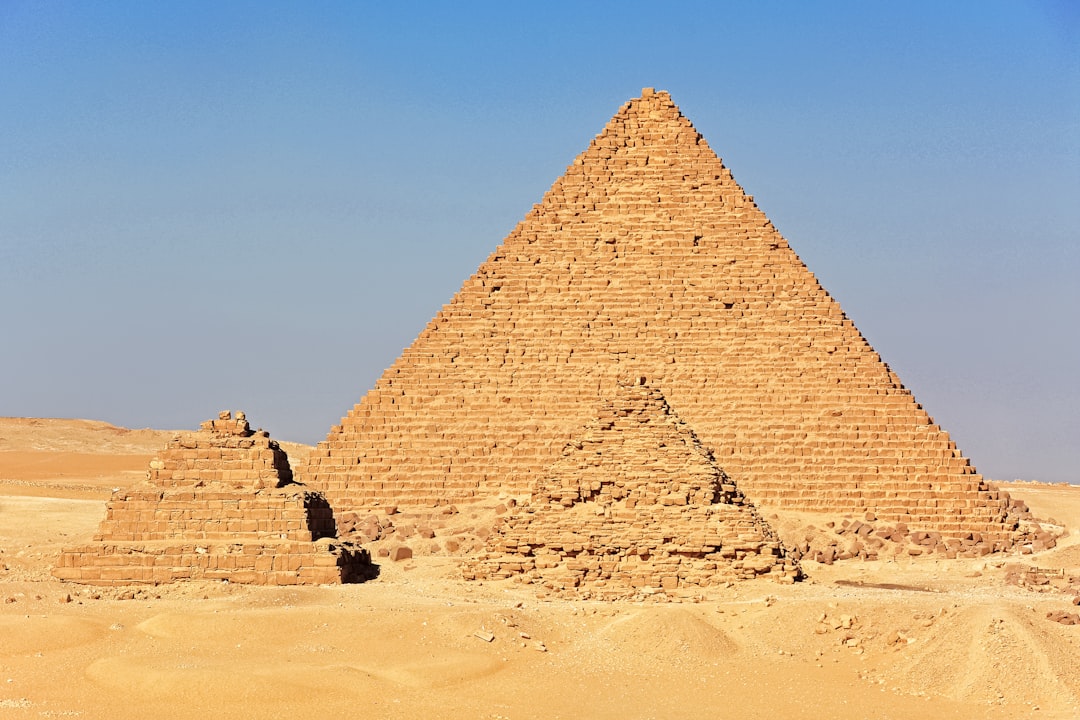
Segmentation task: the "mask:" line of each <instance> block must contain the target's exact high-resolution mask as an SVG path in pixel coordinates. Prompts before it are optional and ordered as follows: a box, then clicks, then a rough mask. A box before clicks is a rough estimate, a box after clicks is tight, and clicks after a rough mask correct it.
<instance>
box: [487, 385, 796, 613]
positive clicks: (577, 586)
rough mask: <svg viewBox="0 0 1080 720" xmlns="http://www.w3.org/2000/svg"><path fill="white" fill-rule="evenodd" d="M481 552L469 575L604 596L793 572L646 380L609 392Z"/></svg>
mask: <svg viewBox="0 0 1080 720" xmlns="http://www.w3.org/2000/svg"><path fill="white" fill-rule="evenodd" d="M488 549H489V550H488V552H487V553H486V554H484V555H482V556H480V557H479V558H478V559H477V560H476V561H475V562H471V563H467V564H466V567H465V575H466V577H467V578H470V579H478V578H479V579H489V578H492V579H499V578H505V577H519V578H524V579H526V580H527V581H528V582H531V583H539V584H541V585H543V586H546V587H547V588H548V589H549V590H553V591H556V592H563V591H570V592H578V593H580V592H582V591H584V592H588V593H589V594H590V596H601V597H621V596H626V595H628V594H633V593H635V592H639V591H641V590H642V589H645V588H648V589H651V590H653V591H655V590H659V589H665V590H674V589H678V588H686V587H703V586H708V585H716V584H719V583H726V582H729V581H732V580H741V579H750V578H754V577H757V576H759V575H767V574H771V575H773V576H774V577H777V578H785V579H794V578H795V577H796V575H797V574H798V567H797V565H796V564H795V563H793V562H790V561H786V560H785V557H784V551H783V549H782V547H781V545H780V542H779V541H778V540H777V539H776V536H775V534H774V533H773V531H772V529H771V528H769V526H768V524H767V523H766V522H765V521H764V520H762V519H761V518H760V517H759V516H758V514H757V512H756V510H755V509H754V507H753V505H751V504H750V503H749V502H747V501H746V499H745V498H744V497H743V495H742V493H740V492H739V490H738V488H737V487H736V486H735V484H734V483H733V482H732V481H731V480H730V479H729V478H728V477H727V476H726V475H725V474H724V473H723V471H721V470H720V468H718V467H717V465H716V462H715V461H714V459H713V457H712V455H711V454H710V453H709V452H708V450H706V449H705V448H704V446H702V444H701V442H700V441H699V440H698V439H697V437H696V436H695V435H694V433H693V432H692V431H691V430H690V428H689V427H688V426H687V425H686V424H685V423H683V422H682V421H680V420H679V419H678V417H677V416H676V415H675V413H674V412H672V410H671V408H670V407H669V406H668V403H667V401H666V400H665V399H664V396H663V395H662V394H661V393H660V392H659V391H658V390H656V389H654V388H651V387H649V386H648V385H647V384H645V383H644V378H641V379H639V380H638V381H637V382H636V383H635V384H632V385H631V384H627V385H620V386H618V387H617V388H616V393H615V396H614V397H613V398H612V399H610V400H608V401H605V402H604V403H603V404H602V405H601V407H600V410H599V413H598V414H597V417H596V419H595V420H594V421H592V422H591V423H589V424H588V425H587V426H586V428H585V430H584V431H583V432H582V433H581V434H580V435H578V436H577V437H575V438H574V439H573V440H572V441H571V442H570V443H569V444H567V445H566V447H565V448H564V449H563V451H562V454H561V456H560V457H559V458H558V459H557V460H556V461H555V462H554V463H552V465H551V466H550V467H549V468H548V470H547V472H545V473H544V474H543V475H542V476H541V477H540V479H539V480H538V481H537V483H536V485H535V488H534V490H533V492H532V495H531V497H530V498H529V500H528V501H527V502H526V503H525V504H523V505H519V506H518V507H517V508H516V509H515V510H514V511H513V512H512V513H511V514H510V516H509V517H507V518H506V520H505V521H504V522H503V523H502V524H501V525H500V526H499V527H498V528H497V531H496V533H495V534H493V535H492V536H491V538H490V540H489V543H488Z"/></svg>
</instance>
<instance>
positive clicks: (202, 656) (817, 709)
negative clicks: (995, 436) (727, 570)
mask: <svg viewBox="0 0 1080 720" xmlns="http://www.w3.org/2000/svg"><path fill="white" fill-rule="evenodd" d="M172 435H173V433H171V432H167V431H157V430H128V429H125V428H119V427H114V426H112V425H109V424H107V423H103V422H95V421H87V420H54V419H26V418H6V419H0V720H7V719H8V718H12V719H14V718H40V717H82V718H146V717H155V718H191V717H200V718H224V717H231V718H237V717H259V718H295V719H297V720H301V719H303V718H329V717H362V718H421V717H423V718H515V719H516V718H584V717H588V718H674V717H679V718H706V717H707V718H777V717H780V718H826V717H828V718H928V717H934V718H1017V717H1034V718H1062V719H1063V718H1075V717H1080V668H1078V667H1077V665H1076V663H1075V658H1076V656H1077V651H1078V649H1080V625H1067V624H1062V623H1060V622H1056V621H1054V620H1052V619H1050V618H1048V614H1051V613H1059V614H1060V613H1066V614H1068V613H1070V612H1075V611H1076V610H1077V608H1076V607H1074V605H1073V593H1072V592H1071V591H1072V589H1074V588H1075V587H1076V586H1075V584H1074V585H1070V584H1069V582H1068V580H1069V578H1070V577H1075V576H1077V575H1080V540H1078V536H1077V533H1076V528H1077V527H1080V487H1074V486H1070V485H1049V484H1040V483H1034V482H1013V483H1002V484H1001V487H1003V488H1004V489H1007V490H1008V491H1009V492H1010V493H1012V494H1013V495H1014V496H1016V497H1019V498H1021V499H1023V500H1024V501H1026V502H1027V504H1028V505H1029V506H1030V508H1031V510H1032V511H1033V513H1034V514H1035V515H1036V516H1038V517H1039V518H1043V519H1052V521H1053V522H1054V524H1055V525H1057V526H1061V527H1064V528H1065V534H1064V535H1063V536H1061V537H1060V538H1059V539H1058V542H1057V545H1056V547H1054V548H1052V549H1049V550H1044V551H1041V552H1035V553H1026V554H1025V553H1023V552H1022V551H1021V550H1020V549H1017V550H1016V551H1015V552H1012V553H998V554H992V555H988V556H985V557H981V558H977V559H975V558H967V559H963V558H961V559H945V558H940V557H934V556H931V557H907V556H905V555H903V554H901V555H900V556H898V557H895V558H891V559H883V560H875V561H864V560H859V559H850V560H845V561H841V562H836V563H834V564H832V565H824V564H820V563H816V562H813V561H811V560H808V559H803V561H802V567H803V571H804V573H805V575H806V577H805V579H804V580H803V581H801V582H797V583H795V584H779V583H776V582H773V581H771V580H768V579H761V580H752V581H745V582H736V583H733V584H730V585H726V586H720V587H716V588H713V589H705V590H700V591H695V592H694V593H683V594H681V595H677V596H674V597H669V596H667V595H665V594H662V593H658V594H657V596H655V597H653V598H647V599H643V600H634V601H591V600H568V599H556V598H551V597H544V596H541V595H540V594H538V593H537V592H536V588H533V587H530V586H528V585H524V584H521V583H515V582H513V581H510V580H500V581H489V582H475V581H466V580H463V579H462V577H461V573H460V569H459V566H460V558H455V557H413V558H410V559H407V560H403V561H399V562H393V561H390V560H389V559H388V558H385V557H376V561H377V562H378V563H379V575H378V577H377V578H375V579H374V580H370V581H368V582H365V583H361V584H348V585H323V586H307V587H263V586H258V587H257V586H246V585H236V584H229V583H225V582H217V581H214V582H211V581H193V582H183V583H175V584H168V585H156V586H155V585H149V586H131V587H126V588H100V587H91V586H82V585H78V584H73V583H66V582H61V581H60V580H57V579H55V578H54V577H53V576H52V575H51V574H50V570H51V568H52V565H53V564H54V563H55V561H56V558H57V556H58V555H59V553H60V551H61V549H62V548H63V547H65V546H69V545H73V544H78V543H83V542H87V541H89V540H90V539H91V537H92V536H93V534H94V532H95V530H96V529H97V526H98V524H99V523H100V522H101V520H102V518H103V517H104V510H105V502H106V500H107V499H108V497H109V496H110V494H111V492H112V490H113V488H116V487H125V486H127V485H130V484H132V483H134V482H137V481H138V480H140V479H141V478H142V477H143V476H144V475H145V472H146V468H147V464H148V462H149V461H150V459H151V458H152V457H153V456H154V454H155V453H157V452H158V451H160V450H161V449H162V448H163V447H164V445H165V443H166V442H167V441H168V440H169V438H170V437H172ZM283 447H285V448H286V450H287V451H288V453H289V456H290V460H291V462H292V463H294V464H295V463H296V462H297V461H298V460H299V459H301V458H302V456H303V454H304V453H305V452H307V451H308V450H309V448H307V447H306V446H303V445H297V444H292V443H283ZM763 513H764V514H766V516H769V517H771V519H772V520H773V522H774V523H776V526H777V527H778V528H781V535H783V528H784V527H786V526H787V525H788V524H789V523H787V522H786V521H787V518H785V517H783V516H781V515H777V514H776V513H775V512H774V511H772V510H771V509H768V508H766V509H764V510H763ZM838 520H840V519H839V518H838ZM1034 568H1038V569H1041V571H1042V572H1041V573H1037V574H1032V573H1028V574H1027V575H1026V576H1025V574H1024V572H1023V571H1024V570H1030V569H1034ZM1018 577H1019V578H1023V577H1028V578H1029V579H1031V578H1036V577H1037V578H1038V580H1037V582H1038V583H1039V584H1036V582H1023V581H1018V580H1017V578H1018Z"/></svg>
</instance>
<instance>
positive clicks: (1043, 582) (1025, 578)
mask: <svg viewBox="0 0 1080 720" xmlns="http://www.w3.org/2000/svg"><path fill="white" fill-rule="evenodd" d="M1005 584H1006V585H1015V586H1016V587H1022V588H1026V589H1028V590H1032V591H1034V592H1053V591H1057V592H1063V593H1068V594H1070V595H1072V596H1073V601H1074V604H1080V568H1076V569H1074V570H1071V571H1066V570H1064V569H1053V568H1040V567H1036V566H1034V565H1025V564H1023V563H1009V564H1007V565H1005Z"/></svg>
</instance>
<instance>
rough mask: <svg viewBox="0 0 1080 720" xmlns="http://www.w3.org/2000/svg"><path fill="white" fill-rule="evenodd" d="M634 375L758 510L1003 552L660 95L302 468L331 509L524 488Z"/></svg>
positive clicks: (990, 521) (771, 231)
mask: <svg viewBox="0 0 1080 720" xmlns="http://www.w3.org/2000/svg"><path fill="white" fill-rule="evenodd" d="M627 372H633V373H640V374H643V375H646V376H647V377H648V378H649V379H650V382H651V383H652V384H653V386H654V387H656V388H657V389H658V390H660V391H661V392H662V393H663V395H664V397H666V398H667V399H668V401H669V402H671V403H672V405H673V406H674V407H676V408H678V410H679V414H680V416H681V417H682V418H683V419H684V420H685V421H686V422H688V423H689V424H690V425H691V426H692V427H693V428H694V430H695V432H696V433H697V435H698V437H699V438H700V440H701V442H702V443H703V444H704V445H705V447H706V448H708V449H709V450H710V451H712V452H713V453H714V455H715V456H716V458H717V461H718V463H719V464H720V465H721V466H722V467H723V468H724V469H725V471H726V472H728V473H730V474H731V476H732V477H735V478H738V480H739V487H740V488H741V489H742V491H743V492H745V493H746V494H747V496H748V497H749V498H751V499H752V500H753V501H754V502H755V503H756V504H757V505H758V506H759V507H773V508H783V509H791V510H797V511H811V512H829V513H852V514H861V513H863V512H866V511H872V512H873V513H874V514H875V515H876V516H877V517H878V518H879V519H880V520H881V521H882V522H887V523H893V524H895V523H904V524H905V525H906V526H907V527H910V528H911V529H912V530H924V531H933V532H938V533H941V534H942V535H943V536H948V537H961V536H964V535H967V534H969V533H972V532H977V533H981V534H982V535H983V536H985V537H987V538H991V539H993V540H995V541H1000V542H1002V543H1006V542H1008V541H1009V539H1010V537H1011V534H1012V532H1013V530H1014V528H1015V527H1016V521H1015V519H1014V518H1012V517H1010V515H1009V498H1008V496H1007V495H1006V494H1005V493H998V492H996V491H994V490H993V488H991V487H990V486H989V485H988V484H987V483H986V482H985V480H984V479H983V478H982V477H981V476H980V475H979V474H978V473H977V472H976V470H975V468H974V467H973V466H972V465H971V464H970V462H969V461H968V459H967V458H966V457H964V456H963V455H962V454H961V452H960V451H959V450H958V449H957V447H956V445H955V443H954V442H953V441H952V440H951V439H950V438H949V436H948V434H947V433H946V432H945V431H944V430H942V429H941V427H940V426H938V425H937V424H936V423H934V421H933V420H932V419H931V418H930V416H929V415H927V413H926V412H925V411H924V410H923V408H922V407H921V406H920V405H919V404H918V403H917V402H916V401H915V399H914V398H913V397H912V394H911V393H910V392H909V391H908V390H907V389H906V388H905V387H904V386H903V385H902V384H901V382H900V380H899V378H898V377H897V376H896V375H895V374H894V373H893V372H892V371H891V370H890V369H889V367H888V365H886V364H885V363H884V362H883V361H882V359H881V358H880V357H879V356H878V354H877V353H876V352H874V350H873V348H872V347H871V346H870V345H869V343H867V341H866V340H865V339H864V338H863V336H862V335H861V334H860V333H859V331H858V330H857V329H856V328H855V326H854V325H853V324H852V322H851V320H849V319H848V318H847V317H846V316H845V315H844V312H843V311H842V310H841V308H840V306H839V304H838V303H837V302H836V301H835V300H834V299H833V298H832V297H830V296H829V294H828V293H827V292H826V291H825V290H824V289H823V288H822V287H821V285H820V284H819V283H818V281H817V279H816V278H815V277H814V275H813V274H812V273H811V272H810V271H809V270H808V269H807V268H806V266H805V265H804V264H803V262H802V261H801V260H800V259H799V257H798V256H797V255H796V254H795V253H794V252H793V251H792V249H791V248H790V247H789V246H788V243H787V241H786V240H785V239H784V238H783V237H782V236H781V235H780V233H779V232H778V231H777V230H776V228H775V227H773V225H772V223H771V222H770V221H769V219H768V218H767V217H766V216H765V215H764V213H763V212H762V211H761V210H760V209H759V208H758V207H757V205H756V204H755V203H754V200H753V198H752V197H751V196H748V195H746V194H745V193H744V192H743V190H742V188H741V187H740V186H739V185H738V184H737V183H736V182H735V180H734V179H733V177H732V175H731V173H730V172H729V170H728V169H727V168H726V167H725V166H724V164H723V163H722V162H721V160H720V159H719V158H718V157H717V156H716V154H715V153H714V152H713V151H712V149H711V148H710V147H709V145H708V144H707V143H706V142H705V140H704V138H703V137H702V136H701V135H700V134H699V133H698V132H697V130H695V129H694V127H693V126H692V125H691V123H690V122H689V120H687V119H686V118H685V117H684V116H683V115H682V113H681V112H680V111H679V108H678V107H676V106H675V104H674V103H673V102H672V100H671V98H670V97H669V96H668V94H667V93H665V92H654V91H652V90H651V89H646V90H645V91H643V93H642V95H641V97H640V98H636V99H634V100H632V101H630V102H628V103H627V104H626V105H624V106H623V107H622V108H621V109H620V110H619V112H618V113H617V114H616V115H615V116H614V117H613V118H612V119H611V121H610V122H609V123H608V124H607V126H606V127H605V128H604V130H603V132H601V133H600V134H599V135H598V136H596V138H595V139H594V140H593V141H592V142H591V143H590V145H589V147H588V148H587V149H586V150H585V152H583V153H582V154H581V155H579V156H578V157H577V158H576V159H575V160H574V162H573V163H572V164H571V165H570V166H569V167H568V168H567V170H566V173H565V174H564V175H563V176H562V177H561V178H559V179H558V180H557V181H556V182H555V184H554V185H553V186H552V188H551V189H550V190H549V191H548V192H547V194H546V195H545V196H544V198H543V201H542V202H541V203H540V204H538V205H536V206H534V207H533V209H532V210H531V211H530V212H529V213H528V214H527V216H526V217H525V219H524V220H522V222H521V223H520V224H519V225H518V226H517V227H516V228H515V229H514V230H513V232H511V233H510V235H509V236H508V237H507V238H506V239H505V240H504V242H503V243H502V245H500V246H499V247H498V249H497V250H496V251H495V252H494V253H493V254H492V255H491V256H490V257H489V258H488V259H487V260H486V261H485V262H484V263H483V264H482V265H481V266H480V268H479V269H478V270H477V272H476V273H475V274H474V275H473V276H472V277H470V278H469V279H468V280H466V281H465V283H464V285H463V286H462V288H461V290H460V291H459V292H458V293H457V295H455V296H454V298H453V299H452V300H451V302H449V303H448V304H447V305H445V306H444V307H443V308H442V310H441V311H440V312H439V313H438V314H437V315H436V316H435V318H434V319H433V320H432V321H431V322H430V323H429V324H428V326H427V327H426V328H425V329H424V330H423V332H421V333H420V335H419V337H417V339H416V340H415V341H414V342H413V343H412V345H410V346H409V347H408V348H407V349H406V350H405V351H404V352H403V353H402V355H401V356H400V357H399V358H398V359H397V361H396V362H395V363H394V364H393V365H392V366H391V367H390V368H388V369H387V370H386V371H385V372H384V373H383V375H382V377H381V378H380V379H379V380H378V382H377V383H376V385H375V387H373V388H372V389H371V390H370V391H369V392H368V393H367V394H366V395H364V397H363V398H362V399H361V400H360V402H359V403H358V404H357V405H356V406H355V407H354V408H353V409H352V410H350V411H349V413H348V415H347V416H346V417H344V418H343V419H342V422H341V424H340V425H338V426H335V427H334V428H333V429H332V430H331V431H330V433H329V434H328V436H327V438H326V440H325V441H324V442H322V443H320V444H319V446H318V448H317V449H316V450H315V452H313V453H312V454H311V457H310V458H309V461H308V463H307V465H305V466H304V467H302V468H301V469H300V474H301V476H302V478H303V480H304V482H305V483H309V484H310V485H311V486H313V487H317V488H319V489H321V490H323V491H324V492H325V493H326V495H327V497H328V498H329V499H330V500H331V502H332V503H333V504H334V506H335V507H336V508H340V509H345V510H361V509H371V508H377V507H379V506H385V505H393V506H400V507H401V508H417V509H423V508H435V507H438V506H446V505H451V504H457V505H461V504H463V503H470V502H476V501H479V500H484V499H487V498H491V497H493V496H494V495H496V494H498V493H499V492H508V493H511V494H520V495H524V494H526V493H528V492H529V490H530V488H531V487H532V484H533V483H534V481H535V479H536V478H537V477H538V476H539V475H540V474H541V473H543V472H544V471H545V470H546V468H548V466H549V465H550V464H551V463H552V462H553V461H554V460H555V459H556V458H558V457H559V454H560V452H561V451H562V448H564V447H565V446H566V443H567V442H568V441H570V439H571V438H572V436H573V434H574V433H575V432H577V430H578V428H580V427H581V426H582V425H583V424H584V423H585V422H586V421H587V420H588V419H589V418H590V417H591V414H592V413H593V411H594V408H595V407H596V404H597V403H598V402H599V401H600V399H601V398H602V397H604V396H609V395H610V394H612V393H613V392H614V389H615V385H616V381H617V378H618V377H619V376H620V375H621V374H625V373H627Z"/></svg>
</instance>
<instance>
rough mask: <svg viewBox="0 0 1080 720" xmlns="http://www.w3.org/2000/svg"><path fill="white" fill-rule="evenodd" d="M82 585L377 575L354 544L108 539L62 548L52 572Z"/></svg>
mask: <svg viewBox="0 0 1080 720" xmlns="http://www.w3.org/2000/svg"><path fill="white" fill-rule="evenodd" d="M52 574H53V576H55V577H57V578H59V579H60V580H65V581H68V582H74V583H80V584H84V585H102V586H122V585H139V584H160V583H171V582H176V581H179V580H222V581H227V582H231V583H241V584H249V585H326V584H340V583H355V582H363V581H364V580H367V579H369V578H371V577H374V575H375V566H374V565H372V563H371V556H370V555H369V553H368V551H367V550H365V549H363V548H361V547H359V546H358V545H355V544H353V543H351V542H341V541H338V540H329V539H324V540H319V541H317V542H291V541H280V542H272V541H270V542H261V543H225V542H219V543H208V542H204V541H195V542H183V541H180V542H177V541H158V542H104V543H92V544H88V545H82V546H79V547H75V548H69V549H66V550H64V552H62V553H61V554H60V558H59V560H58V562H57V565H56V567H55V568H53V572H52Z"/></svg>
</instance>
